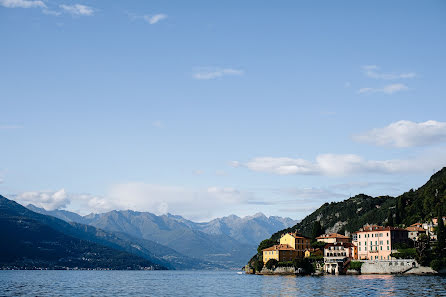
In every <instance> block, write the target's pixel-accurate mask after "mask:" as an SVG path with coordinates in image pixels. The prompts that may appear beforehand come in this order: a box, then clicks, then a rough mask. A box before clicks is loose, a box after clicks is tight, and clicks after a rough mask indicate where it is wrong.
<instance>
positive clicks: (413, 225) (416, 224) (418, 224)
mask: <svg viewBox="0 0 446 297" xmlns="http://www.w3.org/2000/svg"><path fill="white" fill-rule="evenodd" d="M410 226H411V227H418V226H423V224H421V223H415V224H412V225H410Z"/></svg>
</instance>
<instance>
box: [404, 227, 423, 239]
mask: <svg viewBox="0 0 446 297" xmlns="http://www.w3.org/2000/svg"><path fill="white" fill-rule="evenodd" d="M414 225H415V226H414ZM420 225H421V224H420ZM406 230H407V232H408V236H409V238H410V239H412V240H413V241H418V237H419V236H420V235H421V234H426V230H424V228H422V227H418V226H417V224H413V225H411V226H409V227H407V228H406Z"/></svg>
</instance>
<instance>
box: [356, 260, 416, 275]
mask: <svg viewBox="0 0 446 297" xmlns="http://www.w3.org/2000/svg"><path fill="white" fill-rule="evenodd" d="M361 262H362V266H361V273H362V274H397V273H408V272H409V271H410V270H414V269H415V268H418V267H419V266H420V265H418V263H417V261H415V260H413V259H406V260H403V259H399V260H370V261H361Z"/></svg>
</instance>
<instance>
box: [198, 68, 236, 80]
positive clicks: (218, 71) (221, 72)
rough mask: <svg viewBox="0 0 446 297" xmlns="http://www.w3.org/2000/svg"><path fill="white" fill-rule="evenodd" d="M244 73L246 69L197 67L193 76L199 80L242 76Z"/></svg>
mask: <svg viewBox="0 0 446 297" xmlns="http://www.w3.org/2000/svg"><path fill="white" fill-rule="evenodd" d="M243 74H244V71H243V70H240V69H233V68H210V67H203V68H198V69H196V71H195V72H194V73H193V75H192V77H193V78H194V79H198V80H210V79H216V78H219V77H223V76H240V75H243Z"/></svg>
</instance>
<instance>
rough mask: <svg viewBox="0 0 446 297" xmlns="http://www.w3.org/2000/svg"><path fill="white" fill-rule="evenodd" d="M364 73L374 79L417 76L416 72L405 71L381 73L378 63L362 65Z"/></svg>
mask: <svg viewBox="0 0 446 297" xmlns="http://www.w3.org/2000/svg"><path fill="white" fill-rule="evenodd" d="M362 70H363V72H364V74H365V75H366V76H368V77H370V78H374V79H384V80H393V79H404V78H414V77H415V76H416V73H415V72H403V73H380V72H379V71H378V70H379V67H378V66H376V65H366V66H363V67H362Z"/></svg>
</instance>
